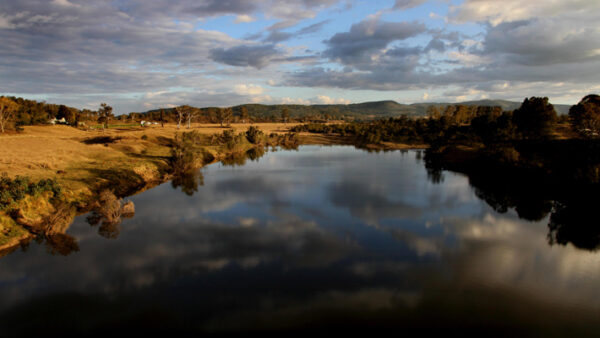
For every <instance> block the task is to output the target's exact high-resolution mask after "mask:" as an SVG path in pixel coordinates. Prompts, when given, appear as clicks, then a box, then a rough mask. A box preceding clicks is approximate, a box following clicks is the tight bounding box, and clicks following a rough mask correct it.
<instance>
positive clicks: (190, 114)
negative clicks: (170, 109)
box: [184, 106, 198, 129]
mask: <svg viewBox="0 0 600 338" xmlns="http://www.w3.org/2000/svg"><path fill="white" fill-rule="evenodd" d="M184 111H185V116H186V118H187V127H188V129H190V128H191V127H192V119H193V118H195V117H196V116H198V109H196V108H194V107H190V106H184Z"/></svg>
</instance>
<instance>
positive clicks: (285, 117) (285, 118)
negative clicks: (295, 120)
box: [281, 107, 290, 123]
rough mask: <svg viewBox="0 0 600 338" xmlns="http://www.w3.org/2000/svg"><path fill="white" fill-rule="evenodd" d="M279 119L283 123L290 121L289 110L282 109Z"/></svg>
mask: <svg viewBox="0 0 600 338" xmlns="http://www.w3.org/2000/svg"><path fill="white" fill-rule="evenodd" d="M281 119H282V120H283V123H287V121H288V120H289V119H290V110H289V109H288V108H287V107H283V109H282V110H281Z"/></svg>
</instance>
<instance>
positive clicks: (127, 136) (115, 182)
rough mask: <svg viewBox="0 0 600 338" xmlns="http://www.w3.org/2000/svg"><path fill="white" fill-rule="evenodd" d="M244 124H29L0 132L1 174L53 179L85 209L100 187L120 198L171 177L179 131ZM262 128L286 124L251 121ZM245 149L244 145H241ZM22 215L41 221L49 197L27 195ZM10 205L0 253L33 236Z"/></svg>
mask: <svg viewBox="0 0 600 338" xmlns="http://www.w3.org/2000/svg"><path fill="white" fill-rule="evenodd" d="M248 126H249V125H248V124H233V125H231V128H221V127H220V126H218V125H212V124H209V125H205V124H193V125H192V128H191V129H187V128H185V127H182V128H181V129H177V127H176V126H175V125H173V124H168V125H165V127H164V128H162V127H160V126H154V127H149V128H148V127H146V128H142V127H134V128H109V129H107V130H105V131H83V130H79V129H75V128H71V127H67V126H28V127H25V130H24V131H23V132H22V133H19V134H12V135H2V136H0V144H1V147H0V174H3V175H5V176H7V177H8V178H10V179H14V178H16V177H17V176H20V177H27V178H29V179H30V180H31V181H39V180H42V179H52V180H56V182H57V183H58V185H59V186H60V187H61V202H63V203H67V204H69V205H72V207H73V209H74V210H75V211H74V213H73V216H74V215H76V214H78V213H82V212H86V211H87V209H88V205H90V203H91V202H92V201H93V199H94V196H96V195H97V193H98V192H99V191H101V190H102V189H107V188H108V189H110V190H113V191H114V193H115V195H117V196H119V197H124V196H129V195H132V194H136V193H139V192H141V191H144V190H146V189H149V188H151V187H154V186H156V185H158V184H160V183H162V182H164V181H166V180H169V179H170V178H171V176H170V174H171V171H172V170H171V167H170V163H169V159H170V156H171V153H170V152H171V146H172V143H173V140H174V138H175V135H176V134H177V133H178V132H187V131H190V130H193V131H196V132H198V133H199V134H201V135H211V134H218V133H221V132H222V131H223V130H226V129H233V130H234V132H235V133H240V132H242V131H245V130H247V128H248ZM254 126H256V127H257V128H259V129H261V130H262V131H263V133H265V134H267V135H269V134H278V135H279V134H285V133H286V132H287V129H288V128H287V126H288V125H287V124H283V123H281V124H276V123H268V124H254ZM250 147H251V145H249V144H244V145H239V146H237V147H236V148H235V149H223V147H219V146H218V145H206V146H205V147H204V148H205V149H206V150H207V151H208V152H209V153H210V154H211V155H212V157H213V158H214V160H215V161H216V160H221V159H223V158H225V157H227V156H230V155H231V153H232V152H235V151H238V152H239V151H245V150H247V149H245V148H250ZM242 148H244V149H242ZM10 209H11V211H13V212H14V210H19V212H20V213H21V215H22V216H23V217H24V218H27V219H29V220H37V221H40V220H43V219H44V218H47V217H49V216H50V215H52V214H54V213H55V212H56V210H55V207H54V205H53V204H52V203H50V202H49V196H48V195H47V194H42V195H39V196H26V197H25V198H24V199H23V200H21V201H19V203H18V205H14V206H12V207H11V208H10ZM11 211H9V210H4V211H0V256H1V255H2V252H6V251H7V250H9V251H10V250H11V249H13V248H15V247H18V245H19V243H21V242H22V241H24V240H27V239H31V238H32V237H33V235H32V234H31V233H30V232H29V231H28V230H27V229H26V228H25V227H23V225H20V224H18V222H17V221H15V217H14V216H12V215H10V212H11Z"/></svg>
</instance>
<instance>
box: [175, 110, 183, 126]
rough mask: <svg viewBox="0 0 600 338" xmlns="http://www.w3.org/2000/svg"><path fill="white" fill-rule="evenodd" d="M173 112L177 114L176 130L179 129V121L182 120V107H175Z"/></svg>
mask: <svg viewBox="0 0 600 338" xmlns="http://www.w3.org/2000/svg"><path fill="white" fill-rule="evenodd" d="M175 112H176V113H177V129H179V128H180V127H181V120H183V116H184V114H185V111H184V109H183V107H175Z"/></svg>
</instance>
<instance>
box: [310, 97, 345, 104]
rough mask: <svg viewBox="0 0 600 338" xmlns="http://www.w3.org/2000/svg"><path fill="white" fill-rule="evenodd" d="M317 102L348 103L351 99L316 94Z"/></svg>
mask: <svg viewBox="0 0 600 338" xmlns="http://www.w3.org/2000/svg"><path fill="white" fill-rule="evenodd" d="M316 101H317V102H318V103H322V104H349V103H350V102H351V101H350V100H347V99H344V98H337V99H336V98H331V97H329V96H325V95H318V96H317V100H316Z"/></svg>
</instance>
